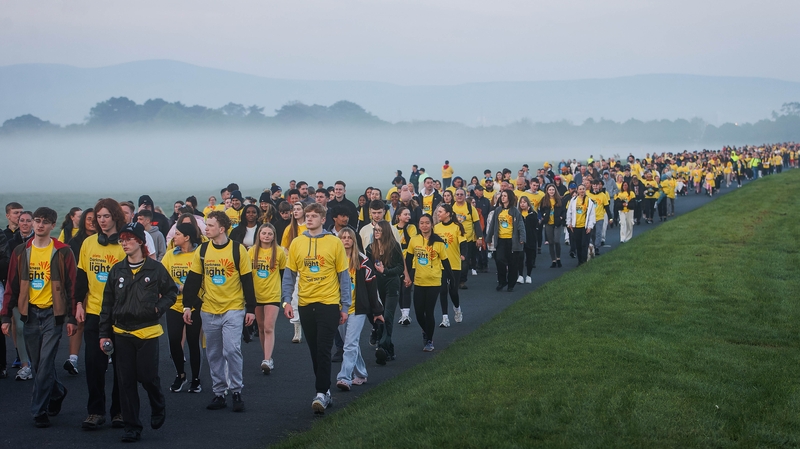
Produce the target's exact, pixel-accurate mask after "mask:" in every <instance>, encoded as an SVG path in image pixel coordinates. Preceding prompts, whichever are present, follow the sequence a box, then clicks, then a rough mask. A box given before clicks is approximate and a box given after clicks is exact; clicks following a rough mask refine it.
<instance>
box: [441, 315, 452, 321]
mask: <svg viewBox="0 0 800 449" xmlns="http://www.w3.org/2000/svg"><path fill="white" fill-rule="evenodd" d="M445 318H447V319H450V318H448V316H447V314H446V313H445V314H444V315H442V321H444V319H445Z"/></svg>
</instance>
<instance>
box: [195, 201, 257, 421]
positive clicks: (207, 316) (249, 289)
mask: <svg viewBox="0 0 800 449" xmlns="http://www.w3.org/2000/svg"><path fill="white" fill-rule="evenodd" d="M230 226H231V221H230V219H229V218H228V215H226V214H225V213H224V212H219V211H214V212H211V213H210V214H209V215H208V217H207V218H206V237H208V239H209V242H206V243H203V244H202V245H201V247H200V248H198V249H197V250H196V251H195V257H194V260H193V261H192V268H191V269H190V270H189V273H188V274H187V275H186V283H185V284H184V287H183V307H184V309H183V321H184V322H185V323H186V324H189V325H191V324H192V308H195V307H200V316H201V318H202V320H203V333H204V334H205V336H206V355H207V358H208V367H209V370H210V371H211V381H212V387H211V388H212V390H213V392H214V398H213V399H212V400H211V403H210V404H208V406H207V407H206V408H207V409H208V410H220V409H223V408H225V407H227V404H226V402H225V392H226V391H228V390H229V391H231V392H232V393H233V411H234V412H243V411H244V401H243V400H242V386H243V383H242V338H241V336H242V325H243V324H244V326H250V325H251V324H253V321H255V319H256V315H255V309H256V293H255V289H254V287H253V277H252V276H251V272H252V264H251V262H250V256H249V255H248V254H247V250H246V249H245V247H244V245H242V244H241V243H237V242H234V241H233V240H230V239H228V230H229V227H230ZM237 256H238V260H237ZM201 286H202V287H203V298H202V301H201V299H200V298H199V297H198V296H197V295H198V293H199V291H200V287H201ZM226 367H227V376H226V372H225V371H226Z"/></svg>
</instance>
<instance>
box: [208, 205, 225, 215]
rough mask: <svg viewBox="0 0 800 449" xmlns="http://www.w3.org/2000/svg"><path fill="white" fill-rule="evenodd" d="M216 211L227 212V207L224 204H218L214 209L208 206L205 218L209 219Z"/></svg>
mask: <svg viewBox="0 0 800 449" xmlns="http://www.w3.org/2000/svg"><path fill="white" fill-rule="evenodd" d="M215 210H218V211H222V212H225V205H224V204H216V205H214V207H213V208H212V207H211V206H206V207H204V208H203V216H204V217H208V214H210V213H211V212H214V211H215Z"/></svg>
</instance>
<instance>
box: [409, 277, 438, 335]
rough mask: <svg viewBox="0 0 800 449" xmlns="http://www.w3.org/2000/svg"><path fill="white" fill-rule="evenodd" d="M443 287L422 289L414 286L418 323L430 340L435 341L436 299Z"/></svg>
mask: <svg viewBox="0 0 800 449" xmlns="http://www.w3.org/2000/svg"><path fill="white" fill-rule="evenodd" d="M439 290H441V286H432V287H421V286H419V285H415V286H414V313H416V315H417V323H419V327H421V328H422V332H424V333H425V336H426V338H427V339H428V340H431V341H432V340H433V331H434V329H436V317H435V316H434V310H435V309H436V299H437V298H438V296H439Z"/></svg>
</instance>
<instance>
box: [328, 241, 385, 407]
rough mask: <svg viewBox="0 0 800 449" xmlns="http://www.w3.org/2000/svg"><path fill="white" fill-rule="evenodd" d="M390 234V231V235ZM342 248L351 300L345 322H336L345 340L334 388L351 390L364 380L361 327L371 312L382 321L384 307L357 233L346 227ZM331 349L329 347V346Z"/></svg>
mask: <svg viewBox="0 0 800 449" xmlns="http://www.w3.org/2000/svg"><path fill="white" fill-rule="evenodd" d="M389 237H390V238H392V239H394V238H393V237H392V234H391V233H390V234H389ZM339 239H341V240H342V244H343V245H344V251H345V253H346V254H347V260H348V270H349V271H350V285H351V288H352V302H351V303H350V308H349V309H348V310H347V315H348V316H347V321H345V322H344V324H340V325H339V334H340V335H341V336H342V339H343V340H344V356H343V359H342V368H341V369H340V370H339V374H338V375H337V376H336V387H337V388H339V389H340V390H342V391H350V387H351V386H352V385H363V384H365V383H367V366H366V364H365V363H364V358H363V357H362V356H361V345H360V344H359V340H360V339H361V329H363V327H364V322H365V321H366V320H367V315H368V314H371V315H373V316H374V317H375V320H377V321H384V320H383V316H382V315H381V314H382V313H383V307H382V306H381V302H380V300H379V299H378V285H377V284H378V283H377V282H376V279H375V266H374V265H373V263H372V261H371V260H370V259H368V258H367V256H365V255H364V254H361V253H359V252H358V244H357V243H356V233H355V231H353V230H352V229H351V228H349V227H345V228H342V230H341V231H339ZM329 350H330V349H329Z"/></svg>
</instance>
